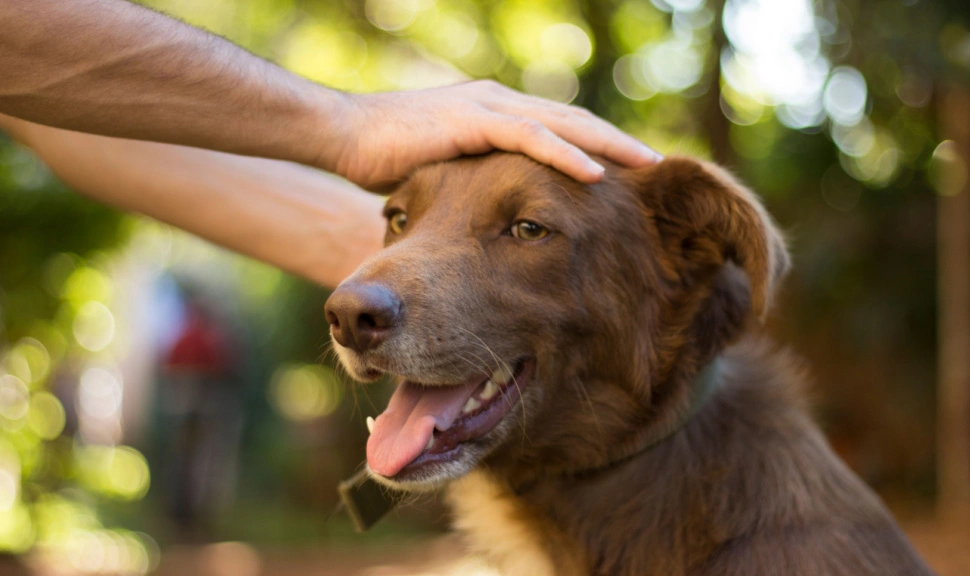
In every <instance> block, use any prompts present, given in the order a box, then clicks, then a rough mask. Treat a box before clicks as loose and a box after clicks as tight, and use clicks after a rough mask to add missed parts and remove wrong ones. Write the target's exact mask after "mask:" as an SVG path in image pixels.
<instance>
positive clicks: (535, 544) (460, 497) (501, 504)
mask: <svg viewBox="0 0 970 576" xmlns="http://www.w3.org/2000/svg"><path fill="white" fill-rule="evenodd" d="M446 499H447V501H448V504H449V505H450V506H451V509H452V512H453V514H454V524H455V528H456V529H457V530H458V531H459V532H461V533H462V534H463V535H464V537H465V540H466V543H467V546H468V547H469V550H470V552H472V553H473V554H478V555H481V556H483V557H484V558H486V559H487V560H488V561H489V562H490V563H492V564H493V565H494V566H495V567H496V568H497V569H498V570H499V571H500V572H501V573H502V574H503V575H505V576H558V575H564V574H570V573H572V571H573V568H572V566H575V564H573V562H572V561H571V560H572V559H570V558H568V556H570V554H566V555H564V554H563V550H562V546H561V544H562V543H561V542H560V540H561V538H560V535H558V531H557V529H556V528H555V527H553V526H552V525H551V524H550V523H549V522H548V521H547V520H545V519H544V518H543V516H542V515H541V513H539V512H538V511H537V510H534V509H532V507H531V506H530V505H529V504H527V503H526V502H524V501H523V500H522V499H520V498H519V497H518V496H516V495H515V494H514V493H513V492H512V491H511V490H510V489H509V488H508V486H506V485H505V484H503V483H502V482H501V481H500V480H498V479H496V478H495V477H494V476H492V475H491V474H489V473H488V472H487V471H486V470H482V469H479V470H475V471H473V472H472V473H470V474H468V475H466V476H464V477H463V478H460V479H458V480H456V481H454V482H452V483H451V484H450V485H449V487H448V490H447V492H446ZM567 564H569V565H567ZM570 565H571V566H570Z"/></svg>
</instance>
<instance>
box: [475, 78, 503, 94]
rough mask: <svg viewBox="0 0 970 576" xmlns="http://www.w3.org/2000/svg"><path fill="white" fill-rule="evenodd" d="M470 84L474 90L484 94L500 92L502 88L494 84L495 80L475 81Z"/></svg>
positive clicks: (496, 83)
mask: <svg viewBox="0 0 970 576" xmlns="http://www.w3.org/2000/svg"><path fill="white" fill-rule="evenodd" d="M472 84H473V85H474V86H475V87H476V88H480V89H482V90H484V91H486V92H500V91H501V90H502V89H503V88H505V87H504V86H502V85H501V84H499V83H498V82H496V81H495V80H491V79H485V80H475V81H473V82H472Z"/></svg>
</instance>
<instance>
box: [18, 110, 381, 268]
mask: <svg viewBox="0 0 970 576" xmlns="http://www.w3.org/2000/svg"><path fill="white" fill-rule="evenodd" d="M0 128H6V129H7V130H8V131H10V132H11V133H12V134H13V135H14V136H15V137H16V138H17V139H19V140H21V141H23V142H24V143H25V144H26V145H28V146H30V147H31V148H32V149H34V150H35V151H36V153H37V154H38V155H39V156H40V157H41V158H42V159H43V160H44V161H45V162H46V163H47V164H48V165H49V166H50V167H51V169H52V170H53V171H54V172H55V173H56V174H57V175H58V176H59V177H60V178H61V179H63V180H64V181H65V182H66V183H67V184H69V185H70V186H71V187H73V188H74V189H76V190H77V191H78V192H81V193H83V194H85V195H87V196H89V197H91V198H94V199H96V200H99V201H101V202H104V203H106V204H110V205H112V206H116V207H118V208H122V209H124V210H130V211H134V212H139V213H142V214H145V215H147V216H151V217H152V218H155V219H158V220H160V221H162V222H166V223H168V224H171V225H173V226H177V227H179V228H182V229H184V230H187V231H189V232H192V233H194V234H196V235H198V236H201V237H203V238H206V239H208V240H210V241H212V242H214V243H216V244H219V245H222V246H225V247H226V248H229V249H232V250H235V251H237V252H240V253H243V254H246V255H248V256H251V257H253V258H256V259H259V260H262V261H264V262H267V263H269V264H272V265H274V266H277V267H279V268H281V269H283V270H287V271H289V272H292V273H294V274H297V275H300V276H303V277H305V278H308V279H310V280H312V281H314V282H317V283H319V284H322V285H324V286H336V285H337V284H339V283H340V281H341V280H343V278H345V277H346V276H348V275H349V274H350V273H351V272H353V270H354V269H355V268H356V267H357V265H358V264H359V263H360V262H361V261H362V260H363V259H364V258H366V257H367V256H369V255H370V254H371V253H373V252H375V251H376V250H378V249H379V248H380V246H381V243H382V239H383V235H384V222H383V219H382V218H381V214H380V213H381V206H382V204H383V202H382V200H381V198H380V197H377V196H374V195H371V194H368V193H366V192H363V191H361V190H360V189H358V188H356V187H355V186H353V185H351V184H348V183H346V182H344V181H342V180H339V179H337V178H336V177H333V176H330V175H328V174H323V173H321V172H317V171H314V170H311V169H309V168H305V167H302V166H297V165H294V164H289V163H285V162H279V161H274V160H264V159H258V158H248V157H241V156H233V155H229V154H222V153H218V152H210V151H205V150H198V149H193V148H183V147H179V146H172V145H167V144H155V143H150V142H137V141H131V140H121V139H116V138H106V137H100V136H91V135H86V134H80V133H76V132H68V131H64V130H57V129H53V128H48V127H46V126H39V125H36V124H30V123H27V122H22V121H18V120H13V119H11V118H9V117H8V118H4V117H3V116H0Z"/></svg>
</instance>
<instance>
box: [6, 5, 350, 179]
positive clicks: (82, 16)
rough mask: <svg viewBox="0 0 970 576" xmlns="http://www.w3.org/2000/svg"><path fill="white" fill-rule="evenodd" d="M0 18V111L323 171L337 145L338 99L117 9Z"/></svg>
mask: <svg viewBox="0 0 970 576" xmlns="http://www.w3.org/2000/svg"><path fill="white" fill-rule="evenodd" d="M0 22H2V23H3V33H2V34H0V77H2V82H0V113H6V114H10V115H12V116H16V117H19V118H23V119H26V120H30V121H33V122H37V123H41V124H46V125H50V126H57V127H61V128H68V129H71V130H79V131H83V132H90V133H95V134H103V135H108V136H117V137H123V138H135V139H144V140H154V141H159V142H170V143H175V144H183V145H189V146H198V147H203V148H211V149H215V150H222V151H226V152H234V153H240V154H251V155H258V156H266V157H271V158H282V159H286V160H292V161H296V162H301V163H305V164H311V165H316V166H320V167H322V168H325V169H329V170H332V169H333V167H332V166H326V165H324V164H325V160H324V159H326V158H330V157H331V156H333V155H334V154H333V153H332V152H331V151H330V150H329V149H328V146H334V145H337V144H336V143H337V142H338V141H339V142H343V141H345V139H346V137H345V136H339V135H337V134H334V132H335V131H338V130H341V122H340V120H341V116H342V115H343V114H344V111H345V109H346V107H347V106H350V104H349V101H348V100H347V99H346V98H345V96H343V95H342V94H340V93H339V92H335V91H331V90H327V89H326V88H323V87H321V86H318V85H316V84H314V83H312V82H309V81H307V80H305V79H302V78H300V77H298V76H295V75H293V74H291V73H289V72H287V71H285V70H283V69H282V68H279V67H277V66H275V65H273V64H270V63H268V62H266V61H264V60H262V59H260V58H257V57H255V56H253V55H251V54H249V53H247V52H245V51H244V50H242V49H241V48H239V47H237V46H235V45H233V44H232V43H230V42H227V41H225V40H223V39H221V38H219V37H216V36H214V35H211V34H208V33H205V32H203V31H201V30H197V29H195V28H192V27H190V26H188V25H185V24H182V23H180V22H178V21H176V20H173V19H171V18H168V17H166V16H164V15H161V14H158V13H155V12H153V11H151V10H148V9H146V8H143V7H141V6H137V5H134V4H130V3H129V2H127V1H124V0H70V1H65V0H0ZM308 142H310V143H319V145H315V144H310V145H308Z"/></svg>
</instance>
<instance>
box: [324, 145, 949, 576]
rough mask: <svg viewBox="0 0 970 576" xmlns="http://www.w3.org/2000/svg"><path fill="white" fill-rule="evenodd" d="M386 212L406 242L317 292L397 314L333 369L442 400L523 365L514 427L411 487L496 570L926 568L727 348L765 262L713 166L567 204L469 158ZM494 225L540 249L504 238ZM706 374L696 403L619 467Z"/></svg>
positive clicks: (773, 360)
mask: <svg viewBox="0 0 970 576" xmlns="http://www.w3.org/2000/svg"><path fill="white" fill-rule="evenodd" d="M388 208H389V210H391V211H393V210H396V209H400V210H406V211H407V214H408V223H407V228H406V229H405V231H404V233H403V234H400V235H396V234H392V233H389V234H388V239H387V240H388V246H389V247H388V248H387V249H386V250H385V251H383V252H381V253H379V254H378V255H376V256H375V257H373V258H372V259H371V260H369V261H368V262H366V263H365V264H364V265H363V266H362V267H361V269H360V270H358V272H357V273H356V274H355V275H354V276H353V277H352V278H351V279H349V280H348V282H347V283H346V284H345V285H344V286H342V287H341V289H343V290H353V287H354V286H355V285H359V284H361V283H375V282H379V283H381V284H383V285H385V286H388V287H389V288H390V289H392V290H393V291H394V292H395V294H397V295H398V296H399V297H400V299H401V301H402V302H403V310H404V319H403V321H402V324H401V325H400V326H397V327H395V332H394V334H393V335H392V336H391V337H389V338H388V339H387V341H386V342H383V343H382V344H381V345H380V346H378V347H376V348H375V349H374V350H369V351H366V352H363V353H359V354H358V353H351V352H349V351H346V350H342V351H341V356H342V359H343V360H344V361H345V365H346V366H347V367H348V369H349V370H350V371H351V372H352V373H354V374H355V375H357V376H359V377H362V378H363V377H366V375H367V374H366V371H367V370H368V369H370V370H373V369H378V370H381V371H387V372H392V373H395V374H401V375H403V376H405V377H407V378H409V379H416V380H418V381H420V382H424V383H427V384H429V385H446V384H448V383H455V382H462V381H466V380H467V379H468V378H469V377H472V376H473V375H474V374H475V373H481V372H485V373H488V371H489V370H491V369H493V368H494V367H495V363H496V362H510V361H512V360H513V359H515V358H517V357H519V356H521V354H523V353H524V352H528V353H530V354H533V355H534V356H535V358H536V359H537V370H536V375H535V377H534V379H533V381H532V382H531V383H530V384H528V385H527V386H525V388H524V389H523V391H522V393H523V395H522V400H521V403H520V405H519V406H517V407H516V409H515V411H514V415H509V417H507V418H506V420H505V421H503V422H502V423H501V424H500V425H499V426H498V427H497V428H496V429H495V430H494V431H493V432H492V433H489V435H487V436H486V437H485V438H483V439H482V440H481V441H479V442H476V443H474V445H470V446H469V447H468V449H467V450H465V452H464V454H463V457H462V459H461V460H460V461H459V462H456V463H453V464H450V465H448V466H443V467H440V468H439V469H434V470H432V471H431V472H429V473H428V474H427V475H426V477H423V478H420V479H418V482H416V484H415V485H418V484H420V485H421V486H426V485H430V484H441V483H443V482H444V481H446V480H449V479H454V478H458V479H457V480H453V481H452V482H451V486H450V488H449V498H450V500H451V502H452V504H453V507H454V508H455V510H456V512H457V514H458V518H457V520H456V524H457V525H458V527H459V528H460V529H462V530H464V531H465V532H467V533H468V534H469V539H470V543H471V545H472V547H473V549H476V550H478V551H480V552H482V553H484V554H486V555H489V556H491V557H492V558H493V559H494V560H495V562H496V563H497V564H498V565H499V566H500V567H501V568H502V569H503V570H504V571H505V572H506V573H508V574H522V575H523V576H524V575H529V576H540V575H542V574H570V575H571V574H575V575H581V574H596V575H611V576H612V575H631V576H632V575H637V576H642V575H664V576H669V575H682V574H683V575H687V574H690V575H707V574H710V575H718V576H721V575H734V574H737V575H744V576H749V575H757V574H778V575H786V576H797V575H818V574H825V575H843V574H844V575H846V576H850V575H851V576H862V575H873V576H876V575H878V576H890V575H895V574H899V575H902V574H929V573H930V572H929V570H928V568H926V566H925V565H924V564H923V563H922V561H921V560H920V559H919V558H918V557H917V556H916V554H915V553H914V552H913V550H912V548H911V547H910V545H909V544H908V543H907V542H906V540H905V538H904V537H903V536H902V535H901V533H900V531H899V530H898V528H897V527H896V526H895V524H894V522H893V520H892V518H891V517H890V515H889V513H888V512H887V511H886V510H885V508H884V507H883V505H882V504H881V503H880V502H879V500H878V498H877V497H876V496H875V495H874V494H872V492H871V491H870V490H869V489H868V488H867V487H866V486H865V485H864V484H863V483H862V482H861V481H859V480H858V479H857V478H856V477H855V476H854V475H853V474H852V473H851V472H850V471H849V470H848V469H847V468H846V467H845V466H844V465H843V464H842V463H841V462H840V461H839V460H838V459H837V457H836V456H835V455H834V454H833V453H832V451H831V449H830V448H829V447H828V445H827V444H826V442H825V439H824V438H823V437H822V435H821V433H820V432H819V430H818V428H817V427H816V426H815V425H814V424H813V423H812V422H811V420H810V419H809V418H808V416H807V415H806V411H805V409H804V407H803V406H802V403H801V401H800V395H799V390H800V389H801V387H802V376H801V373H800V372H799V370H798V369H797V367H796V366H795V364H794V363H793V362H792V361H791V360H790V359H789V358H788V356H787V355H785V354H783V353H779V352H776V351H773V350H772V349H771V347H770V346H769V345H767V344H765V343H763V342H761V341H759V340H758V339H757V338H756V337H753V336H750V335H748V333H749V332H750V329H751V328H752V327H753V325H754V324H756V323H757V322H758V321H759V320H760V319H761V318H763V316H764V314H765V313H766V311H767V309H768V307H769V305H770V302H771V298H772V295H773V293H774V291H775V288H776V285H777V283H778V281H779V280H780V278H781V277H782V275H783V273H784V271H785V270H786V268H787V266H788V261H787V254H786V252H785V248H784V244H783V242H782V240H781V236H780V235H779V233H778V232H777V230H776V228H775V226H774V224H773V223H772V221H771V219H770V217H769V216H768V215H767V214H766V212H765V211H764V209H763V207H762V206H761V204H760V203H759V202H758V201H757V199H756V198H755V197H754V195H753V194H751V193H750V192H749V191H747V190H746V189H744V188H743V187H742V186H740V185H739V184H738V183H737V182H735V181H734V180H733V179H732V178H731V177H730V176H729V175H728V174H726V173H725V172H724V171H723V170H721V169H719V168H717V167H715V166H713V165H710V164H704V163H700V162H697V161H695V160H691V159H686V158H671V159H667V160H665V161H664V162H662V163H660V164H659V165H657V166H656V167H652V168H648V169H643V170H639V171H625V170H620V169H616V168H611V169H610V171H609V178H607V179H606V180H605V181H604V182H602V183H600V184H598V185H594V186H582V185H579V184H577V183H575V182H572V181H571V180H569V179H567V178H565V177H563V176H562V175H560V174H558V173H556V172H554V171H552V170H550V169H548V168H546V167H543V166H540V165H538V164H535V163H533V162H531V161H530V160H527V159H525V158H523V157H520V156H515V155H508V154H493V155H490V156H487V157H483V158H477V159H467V160H460V161H455V162H450V163H446V164H441V165H437V166H433V167H429V168H426V169H423V170H421V171H419V172H418V173H417V174H415V175H414V177H413V178H412V179H411V180H410V181H409V182H407V183H406V184H405V185H404V186H403V187H402V188H401V189H400V190H399V191H398V192H397V193H396V194H395V195H394V196H392V198H391V199H390V201H389V204H388ZM518 219H527V220H534V221H536V222H539V223H541V224H543V225H545V226H546V227H548V228H549V229H550V230H552V231H553V233H552V234H550V236H549V237H547V238H545V239H543V240H541V241H539V242H534V243H528V242H521V241H519V240H516V239H514V238H512V237H510V236H508V235H507V234H505V231H506V230H507V229H508V228H509V226H510V225H511V224H512V223H513V222H514V221H516V220H518ZM338 290H339V289H338ZM717 355H720V356H721V358H722V369H721V371H720V373H719V377H718V380H719V382H718V387H717V389H716V391H715V393H714V395H713V397H712V398H711V399H710V400H709V401H708V402H707V403H706V404H705V405H704V406H703V407H702V408H701V410H700V411H699V412H698V413H697V414H696V416H695V417H694V418H693V419H691V420H690V421H689V422H688V423H687V424H686V425H685V426H684V427H683V428H682V429H680V430H679V431H678V432H676V433H675V434H673V435H672V436H670V437H669V438H667V439H666V440H664V441H663V442H661V443H660V444H658V445H656V446H654V447H652V448H650V449H647V450H643V449H642V448H643V442H644V439H646V438H648V437H650V436H651V435H652V434H653V433H654V432H655V431H656V430H657V429H658V428H660V427H665V426H667V425H669V424H670V423H671V422H675V421H677V419H678V418H679V417H680V414H681V413H683V411H684V410H685V409H686V406H687V405H688V403H689V394H690V382H691V381H692V379H693V378H694V376H695V375H696V373H697V371H698V370H699V369H700V368H701V367H702V366H703V365H705V364H706V363H707V362H708V361H710V360H711V359H712V358H714V357H715V356H717ZM630 455H632V457H628V456H630ZM385 480H387V481H388V482H393V481H394V479H389V480H388V479H385Z"/></svg>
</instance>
